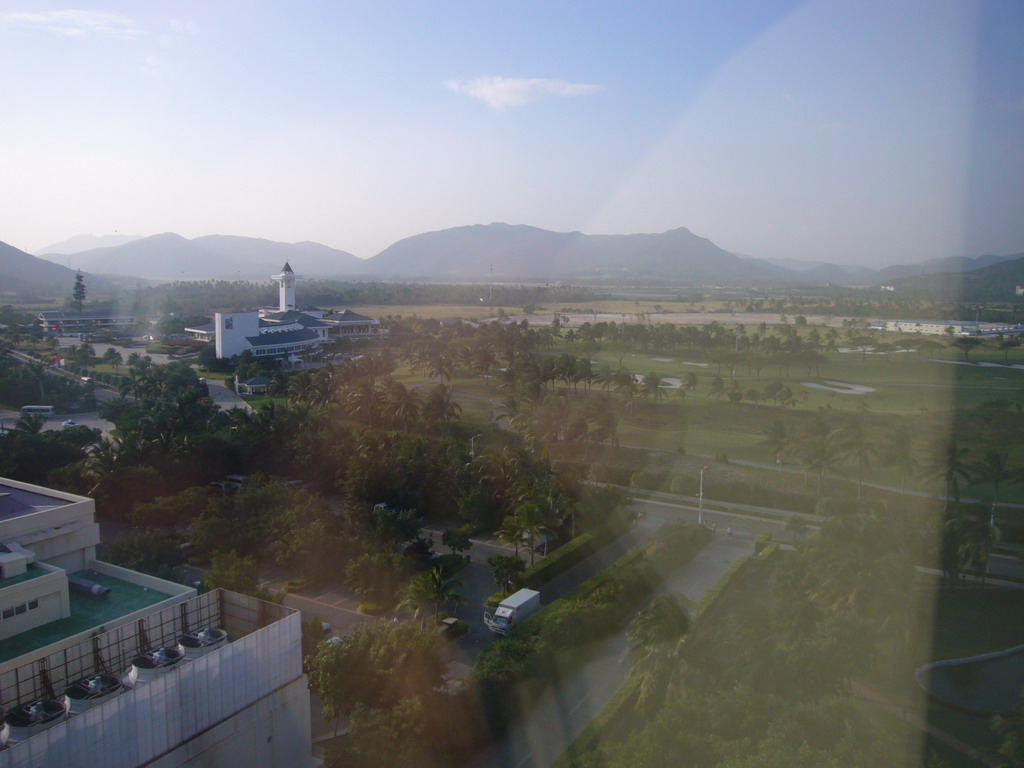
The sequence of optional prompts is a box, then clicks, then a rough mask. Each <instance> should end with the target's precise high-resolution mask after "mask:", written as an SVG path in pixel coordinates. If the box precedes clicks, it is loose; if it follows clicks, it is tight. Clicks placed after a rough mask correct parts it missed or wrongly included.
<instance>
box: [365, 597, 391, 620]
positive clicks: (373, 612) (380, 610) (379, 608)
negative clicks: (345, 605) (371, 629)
mask: <svg viewBox="0 0 1024 768" xmlns="http://www.w3.org/2000/svg"><path fill="white" fill-rule="evenodd" d="M387 610H388V609H387V608H386V607H385V606H383V605H381V604H380V603H375V602H373V601H372V600H363V602H361V603H360V604H359V612H360V613H365V614H366V615H367V616H380V615H381V614H384V613H387Z"/></svg>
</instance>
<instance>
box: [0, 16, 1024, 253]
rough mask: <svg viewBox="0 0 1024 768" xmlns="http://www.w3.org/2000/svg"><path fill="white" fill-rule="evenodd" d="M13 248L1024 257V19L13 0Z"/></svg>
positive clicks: (0, 27) (3, 220) (0, 213)
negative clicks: (522, 230) (456, 247)
mask: <svg viewBox="0 0 1024 768" xmlns="http://www.w3.org/2000/svg"><path fill="white" fill-rule="evenodd" d="M0 94H2V98H3V108H2V119H0V240H3V241H5V242H8V243H10V244H12V245H15V246H17V247H19V248H22V249H25V250H36V249H39V248H41V247H43V246H46V245H48V244H50V243H53V242H56V241H59V240H63V239H64V238H67V237H70V236H71V235H75V234H81V233H93V234H107V233H111V232H115V231H117V232H120V233H125V234H141V235H150V234H156V233H160V232H168V231H170V232H177V233H179V234H181V235H184V236H186V237H197V236H200V235H207V234H233V235H246V236H254V237H265V238H270V239H274V240H285V241H298V240H315V241H318V242H322V243H325V244H327V245H331V246H334V247H336V248H341V249H344V250H347V251H350V252H352V253H354V254H356V255H357V256H361V257H369V256H373V255H374V254H376V253H378V252H379V251H381V250H382V249H384V248H385V247H387V246H388V245H390V244H391V243H393V242H394V241H396V240H399V239H401V238H403V237H408V236H410V235H414V234H418V233H420V232H424V231H430V230H437V229H444V228H447V227H453V226H460V225H465V224H481V223H482V224H486V223H489V222H492V221H504V222H508V223H512V224H532V225H535V226H538V227H543V228H545V229H553V230H558V231H571V230H579V231H582V232H587V233H595V234H596V233H631V232H661V231H664V230H667V229H673V228H676V227H681V226H685V227H688V228H689V229H690V230H692V231H693V232H695V233H697V234H699V235H702V236H704V237H708V238H710V239H711V240H713V241H714V242H715V243H717V244H718V245H720V246H722V247H723V248H726V249H728V250H732V251H736V252H738V253H744V254H749V255H752V256H759V257H792V258H799V259H827V260H832V261H838V262H842V263H854V262H859V263H863V264H867V265H881V264H888V263H896V262H916V261H921V260H923V259H927V258H936V257H943V256H950V255H959V254H968V255H980V254H982V253H999V254H1005V253H1014V252H1018V251H1024V3H1020V2H1009V1H1004V0H991V1H987V0H986V1H985V2H970V1H969V0H955V1H954V2H947V1H946V0H859V1H858V2H849V0H808V1H807V2H785V1H783V0H736V1H734V2H730V1H729V0H717V1H716V2H688V1H686V0H668V1H666V2H635V3H627V2H622V1H621V0H608V1H604V0H578V1H575V2H560V1H559V0H541V1H540V2H530V1H524V0H519V1H518V2H495V1H493V0H491V1H489V2H485V1H484V0H475V1H474V2H460V1H458V0H451V1H448V0H435V2H423V0H410V1H409V2H392V1H391V0H373V2H365V1H362V2H345V1H342V0H323V1H322V2H303V1H302V0H297V1H295V2H288V3H281V2H253V1H251V0H247V1H246V2H237V3H232V2H210V0H203V2H188V1H184V2H182V1H178V2H174V3H138V2H121V3H118V2H111V3H103V4H93V3H87V4H80V5H74V4H72V5H66V4H55V3H50V2H45V1H40V0H23V1H22V2H10V1H9V0H0Z"/></svg>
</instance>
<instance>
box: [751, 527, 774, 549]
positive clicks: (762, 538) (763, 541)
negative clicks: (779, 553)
mask: <svg viewBox="0 0 1024 768" xmlns="http://www.w3.org/2000/svg"><path fill="white" fill-rule="evenodd" d="M771 540H772V535H771V534H770V533H769V532H768V531H761V533H759V534H757V536H755V537H754V554H755V555H757V554H760V553H761V550H763V549H764V548H765V547H767V546H768V542H769V541H771Z"/></svg>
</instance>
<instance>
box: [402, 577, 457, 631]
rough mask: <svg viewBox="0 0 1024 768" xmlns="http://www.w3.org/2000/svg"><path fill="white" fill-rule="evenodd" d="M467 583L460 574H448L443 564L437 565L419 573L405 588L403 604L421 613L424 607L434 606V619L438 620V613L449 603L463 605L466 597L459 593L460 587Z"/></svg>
mask: <svg viewBox="0 0 1024 768" xmlns="http://www.w3.org/2000/svg"><path fill="white" fill-rule="evenodd" d="M463 586H465V583H464V582H463V581H462V579H460V578H459V577H458V576H447V575H446V574H445V572H444V569H443V568H442V567H441V566H439V565H438V566H435V567H434V568H432V569H431V570H429V571H426V572H424V573H421V574H419V575H418V576H416V578H414V579H413V580H412V581H410V582H409V585H408V586H407V587H406V590H405V598H404V599H403V600H402V602H401V604H400V605H401V606H407V607H410V608H412V609H413V612H414V613H419V611H420V610H421V609H422V608H425V607H432V608H433V609H434V620H435V621H436V620H437V613H438V611H440V610H441V608H442V607H444V605H445V604H447V603H458V604H459V605H463V604H465V602H466V598H464V597H463V596H462V595H460V594H459V591H458V590H459V589H461V588H462V587H463Z"/></svg>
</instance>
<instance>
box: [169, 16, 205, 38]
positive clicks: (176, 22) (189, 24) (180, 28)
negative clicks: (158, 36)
mask: <svg viewBox="0 0 1024 768" xmlns="http://www.w3.org/2000/svg"><path fill="white" fill-rule="evenodd" d="M171 29H172V30H173V31H175V32H178V33H181V34H189V35H194V34H196V33H197V32H198V31H199V27H198V26H197V25H196V23H195V22H194V21H182V20H181V19H171Z"/></svg>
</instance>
